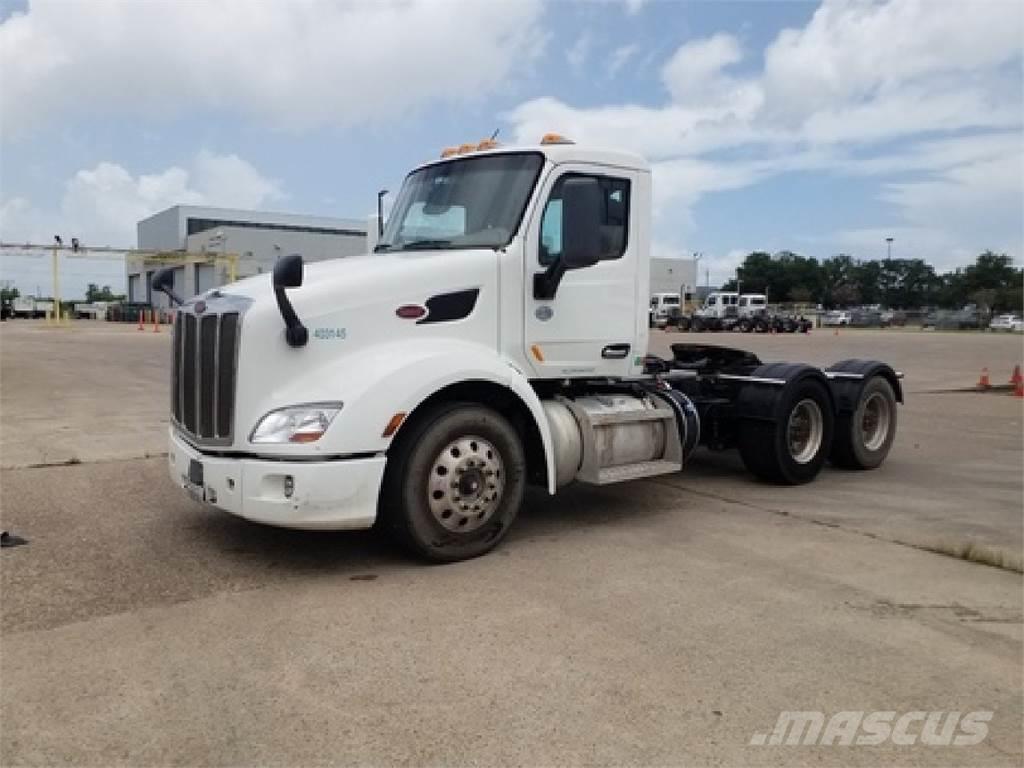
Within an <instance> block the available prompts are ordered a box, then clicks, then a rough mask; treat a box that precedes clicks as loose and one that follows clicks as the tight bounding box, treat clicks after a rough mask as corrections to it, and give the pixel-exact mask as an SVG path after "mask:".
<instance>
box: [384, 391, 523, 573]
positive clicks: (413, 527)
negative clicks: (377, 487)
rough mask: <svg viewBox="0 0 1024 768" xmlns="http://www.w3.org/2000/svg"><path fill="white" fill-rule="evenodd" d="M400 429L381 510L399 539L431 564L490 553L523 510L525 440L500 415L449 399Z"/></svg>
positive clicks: (388, 470)
mask: <svg viewBox="0 0 1024 768" xmlns="http://www.w3.org/2000/svg"><path fill="white" fill-rule="evenodd" d="M410 426H411V427H412V429H411V431H410V432H408V433H406V434H402V433H399V437H398V439H397V445H396V446H395V447H394V448H393V449H392V450H391V451H389V455H388V462H387V470H386V472H385V476H384V488H383V493H382V494H381V515H382V517H383V518H384V520H385V523H386V526H387V528H388V529H389V530H390V531H391V533H392V534H393V535H394V536H395V538H396V539H397V540H398V541H399V543H400V544H402V545H403V546H405V548H407V549H408V550H410V551H411V552H413V553H414V554H416V555H418V556H420V557H422V558H425V559H427V560H431V561H433V562H443V563H448V562H455V561H458V560H468V559H470V558H473V557H478V556H480V555H482V554H484V553H485V552H488V551H490V550H491V549H493V548H494V547H495V546H497V544H498V542H500V541H501V540H502V539H503V538H504V537H505V534H506V533H508V529H509V527H510V526H511V525H512V522H513V521H514V520H515V518H516V515H517V514H518V513H519V507H520V506H521V504H522V501H523V492H524V489H525V486H526V460H525V458H524V455H523V446H522V441H521V440H520V439H519V435H518V433H517V432H516V431H515V429H514V428H513V427H512V425H511V424H509V422H508V421H507V420H506V419H505V418H504V417H503V416H502V415H501V414H499V413H497V412H496V411H493V410H491V409H490V408H486V407H484V406H481V405H476V404H474V403H446V404H443V405H440V406H437V407H436V408H435V409H433V410H432V411H430V412H428V413H426V414H424V415H423V416H422V417H420V418H417V420H416V422H415V423H413V424H411V425H410Z"/></svg>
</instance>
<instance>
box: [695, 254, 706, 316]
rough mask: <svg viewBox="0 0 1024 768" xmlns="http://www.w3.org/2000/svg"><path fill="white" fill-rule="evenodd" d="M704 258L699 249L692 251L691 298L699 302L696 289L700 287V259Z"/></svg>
mask: <svg viewBox="0 0 1024 768" xmlns="http://www.w3.org/2000/svg"><path fill="white" fill-rule="evenodd" d="M703 258H704V254H703V253H701V252H700V251H694V252H693V294H694V295H693V298H694V299H695V300H696V301H697V302H698V303H699V302H700V299H699V297H698V296H697V293H698V289H699V288H700V260H701V259H703Z"/></svg>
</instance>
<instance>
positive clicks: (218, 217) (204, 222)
mask: <svg viewBox="0 0 1024 768" xmlns="http://www.w3.org/2000/svg"><path fill="white" fill-rule="evenodd" d="M368 226H369V221H368V220H366V219H363V220H359V219H338V218H329V217H324V216H303V215H297V214H290V213H267V212H264V211H243V210H235V209H231V208H210V207H206V206H195V205H176V206H174V207H172V208H168V209H167V210H164V211H161V212H160V213H156V214H154V215H152V216H150V217H149V218H147V219H143V220H142V221H140V222H139V223H138V225H137V233H138V248H139V249H140V250H146V251H159V252H160V253H161V256H160V258H159V259H153V260H147V261H145V262H140V261H131V260H130V261H128V262H127V263H126V265H125V269H126V280H125V282H126V285H127V286H128V300H129V301H133V302H140V303H145V304H153V305H155V306H165V305H166V304H167V297H166V296H164V295H162V294H160V293H157V294H155V295H154V294H153V290H152V287H151V282H152V277H153V273H154V272H155V271H156V270H157V269H160V268H161V267H165V266H173V267H174V291H175V293H177V294H178V295H179V296H181V297H183V298H186V299H187V298H190V297H192V296H195V295H196V294H199V293H202V292H203V291H208V290H210V289H211V288H215V287H217V286H219V285H224V284H225V283H227V282H229V281H230V279H231V275H232V273H234V276H235V277H236V278H238V279H240V278H243V277H249V276H251V275H256V274H260V273H262V272H269V271H270V270H271V269H272V268H273V265H274V262H275V261H276V260H277V259H278V258H280V257H281V256H285V255H288V254H290V253H301V254H302V257H303V258H304V259H305V260H306V261H307V262H309V261H321V260H323V259H333V258H338V257H340V256H354V255H356V254H360V253H365V252H366V250H367V242H368V241H367V228H368ZM176 253H180V254H181V257H180V259H178V258H176V256H175V254H176Z"/></svg>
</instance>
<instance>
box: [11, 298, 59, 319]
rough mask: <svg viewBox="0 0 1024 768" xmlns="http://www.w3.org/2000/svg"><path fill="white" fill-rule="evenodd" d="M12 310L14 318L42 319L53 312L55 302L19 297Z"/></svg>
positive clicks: (15, 300)
mask: <svg viewBox="0 0 1024 768" xmlns="http://www.w3.org/2000/svg"><path fill="white" fill-rule="evenodd" d="M11 309H12V312H13V315H12V316H13V317H22V318H40V317H46V315H47V314H48V313H49V312H52V311H53V302H52V301H43V300H42V299H37V298H34V297H32V296H18V297H17V298H15V299H14V302H13V305H12V307H11Z"/></svg>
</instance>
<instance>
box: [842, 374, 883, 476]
mask: <svg viewBox="0 0 1024 768" xmlns="http://www.w3.org/2000/svg"><path fill="white" fill-rule="evenodd" d="M895 437H896V394H895V393H894V392H893V389H892V385H891V384H890V383H889V382H888V381H887V380H886V379H885V377H884V376H872V377H871V378H870V379H869V380H868V381H867V383H866V384H865V385H864V388H863V389H862V390H861V392H860V397H859V398H858V399H857V408H856V409H855V410H854V411H853V413H846V414H843V415H841V416H840V417H839V418H838V419H837V420H836V439H835V443H834V444H833V446H832V455H831V459H832V463H833V464H835V465H836V466H837V467H843V468H845V469H874V468H875V467H877V466H879V465H880V464H881V463H882V462H883V461H885V457H886V456H888V455H889V449H890V448H892V441H893V440H894V439H895Z"/></svg>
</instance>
